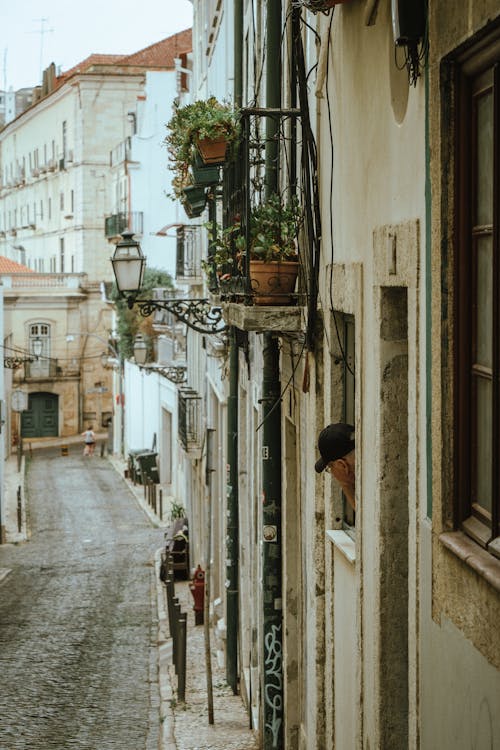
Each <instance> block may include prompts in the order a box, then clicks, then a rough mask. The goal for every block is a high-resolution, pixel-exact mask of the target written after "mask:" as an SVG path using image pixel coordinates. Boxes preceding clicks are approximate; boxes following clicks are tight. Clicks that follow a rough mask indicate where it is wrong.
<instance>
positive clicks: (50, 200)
mask: <svg viewBox="0 0 500 750" xmlns="http://www.w3.org/2000/svg"><path fill="white" fill-rule="evenodd" d="M51 218H52V198H49V219H51Z"/></svg>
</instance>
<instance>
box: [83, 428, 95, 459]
mask: <svg viewBox="0 0 500 750" xmlns="http://www.w3.org/2000/svg"><path fill="white" fill-rule="evenodd" d="M82 436H83V438H84V441H85V447H84V449H83V455H84V456H93V455H94V448H95V433H94V432H93V430H92V425H91V424H89V426H88V429H87V430H85V432H82Z"/></svg>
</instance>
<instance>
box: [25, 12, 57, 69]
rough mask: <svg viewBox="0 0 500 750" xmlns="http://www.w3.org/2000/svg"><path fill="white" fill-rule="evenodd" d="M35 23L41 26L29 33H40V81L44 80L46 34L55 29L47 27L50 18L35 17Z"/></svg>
mask: <svg viewBox="0 0 500 750" xmlns="http://www.w3.org/2000/svg"><path fill="white" fill-rule="evenodd" d="M33 20H34V21H35V23H39V24H40V28H39V29H37V30H36V31H30V32H28V33H29V34H40V63H39V69H40V83H42V81H43V42H44V36H45V34H51V33H52V32H53V31H54V29H48V28H47V27H46V24H47V23H48V22H49V19H48V18H35V19H33Z"/></svg>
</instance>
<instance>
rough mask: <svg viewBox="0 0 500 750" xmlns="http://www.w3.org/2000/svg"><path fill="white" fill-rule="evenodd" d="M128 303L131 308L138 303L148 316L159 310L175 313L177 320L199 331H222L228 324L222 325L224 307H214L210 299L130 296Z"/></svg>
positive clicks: (141, 312)
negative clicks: (164, 298) (140, 297)
mask: <svg viewBox="0 0 500 750" xmlns="http://www.w3.org/2000/svg"><path fill="white" fill-rule="evenodd" d="M127 304H128V306H129V308H130V309H132V308H133V307H134V305H136V306H137V307H138V308H139V312H140V314H141V315H142V316H143V317H145V318H148V317H149V316H150V315H152V314H153V313H154V312H155V311H157V310H166V311H167V312H170V313H172V315H175V317H176V318H177V320H180V321H181V323H185V324H186V325H187V326H188V328H192V329H193V331H198V333H204V334H211V333H222V331H225V330H226V329H227V327H228V326H227V325H222V326H221V325H220V323H221V321H222V320H223V319H222V308H221V307H214V306H213V305H212V304H211V303H210V301H209V300H208V299H169V300H156V299H135V298H134V297H129V298H128V300H127Z"/></svg>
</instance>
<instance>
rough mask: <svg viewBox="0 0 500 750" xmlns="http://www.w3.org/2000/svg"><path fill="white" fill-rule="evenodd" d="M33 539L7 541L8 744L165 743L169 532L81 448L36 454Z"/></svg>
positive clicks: (132, 748) (128, 749) (136, 746)
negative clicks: (162, 563)
mask: <svg viewBox="0 0 500 750" xmlns="http://www.w3.org/2000/svg"><path fill="white" fill-rule="evenodd" d="M28 486H29V506H28V507H29V512H30V518H29V526H30V529H31V539H30V541H29V542H28V543H25V544H20V545H4V546H2V547H0V569H2V570H6V569H10V571H11V572H10V573H9V575H7V576H6V577H3V578H0V696H1V706H2V708H1V718H0V748H1V750H51V749H52V748H55V749H56V750H70V749H71V748H78V749H79V750H114V749H115V748H116V749H119V750H153V749H155V750H156V749H157V748H158V743H159V734H160V726H159V721H158V711H159V691H158V681H157V653H158V652H157V648H156V646H157V636H158V629H157V625H158V624H157V621H156V602H155V605H154V609H152V602H153V601H154V598H153V597H152V593H153V592H156V580H155V576H154V568H153V567H152V560H153V556H154V552H155V550H156V549H157V548H158V547H159V546H160V545H161V542H162V537H163V534H162V532H161V531H160V530H159V529H155V528H153V527H152V525H151V523H150V521H149V520H148V519H147V517H146V516H145V514H144V513H143V512H142V511H141V510H140V509H139V508H138V506H137V503H136V502H135V500H134V499H133V497H132V496H131V495H130V492H129V490H128V489H127V487H126V486H125V484H124V482H123V480H122V479H121V477H119V476H118V474H117V473H116V471H115V470H114V469H113V468H112V467H111V465H110V464H109V463H108V462H107V461H106V460H105V459H101V458H99V457H98V456H94V457H93V458H85V459H84V458H83V457H82V455H81V448H80V446H78V448H77V447H76V446H75V448H72V447H71V449H70V453H69V456H67V457H63V456H61V455H60V452H58V451H57V450H52V451H43V453H36V454H34V457H33V459H32V461H31V466H30V471H29V485H28Z"/></svg>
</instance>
